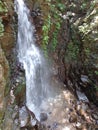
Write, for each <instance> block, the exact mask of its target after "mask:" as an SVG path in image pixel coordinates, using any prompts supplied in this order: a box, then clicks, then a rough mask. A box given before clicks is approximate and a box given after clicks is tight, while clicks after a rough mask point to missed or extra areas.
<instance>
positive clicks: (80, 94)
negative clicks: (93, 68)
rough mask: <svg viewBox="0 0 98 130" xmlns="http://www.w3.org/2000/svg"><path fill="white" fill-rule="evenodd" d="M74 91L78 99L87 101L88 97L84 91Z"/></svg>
mask: <svg viewBox="0 0 98 130" xmlns="http://www.w3.org/2000/svg"><path fill="white" fill-rule="evenodd" d="M76 93H77V96H78V99H79V100H80V101H85V102H89V100H88V98H87V97H86V95H85V94H84V93H82V92H80V91H78V90H77V91H76Z"/></svg>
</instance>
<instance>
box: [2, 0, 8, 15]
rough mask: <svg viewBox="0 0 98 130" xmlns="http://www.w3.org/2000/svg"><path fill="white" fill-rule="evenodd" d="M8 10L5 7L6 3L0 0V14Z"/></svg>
mask: <svg viewBox="0 0 98 130" xmlns="http://www.w3.org/2000/svg"><path fill="white" fill-rule="evenodd" d="M7 12H8V10H7V8H6V3H5V2H2V1H1V0H0V14H2V13H7Z"/></svg>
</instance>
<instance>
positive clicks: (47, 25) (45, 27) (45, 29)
mask: <svg viewBox="0 0 98 130" xmlns="http://www.w3.org/2000/svg"><path fill="white" fill-rule="evenodd" d="M50 27H51V17H50V14H48V18H47V20H45V23H44V25H43V27H42V31H43V40H42V48H43V50H44V54H45V56H47V45H48V42H49V31H50Z"/></svg>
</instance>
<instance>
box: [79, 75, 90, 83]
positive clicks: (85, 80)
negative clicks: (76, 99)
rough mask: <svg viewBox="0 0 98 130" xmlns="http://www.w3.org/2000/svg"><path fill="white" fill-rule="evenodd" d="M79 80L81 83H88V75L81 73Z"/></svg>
mask: <svg viewBox="0 0 98 130" xmlns="http://www.w3.org/2000/svg"><path fill="white" fill-rule="evenodd" d="M81 81H82V82H83V83H88V82H89V79H88V76H86V75H81Z"/></svg>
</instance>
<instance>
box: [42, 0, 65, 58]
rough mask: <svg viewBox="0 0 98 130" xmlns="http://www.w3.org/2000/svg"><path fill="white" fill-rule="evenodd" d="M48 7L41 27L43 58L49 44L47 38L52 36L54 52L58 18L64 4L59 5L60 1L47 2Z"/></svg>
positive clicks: (60, 19) (49, 0)
mask: <svg viewBox="0 0 98 130" xmlns="http://www.w3.org/2000/svg"><path fill="white" fill-rule="evenodd" d="M47 2H48V6H49V9H50V11H49V13H48V14H47V19H46V20H45V22H44V25H43V27H42V31H43V40H42V48H43V50H44V54H45V56H47V52H48V51H47V46H48V44H49V40H50V39H49V37H50V36H51V35H52V39H51V43H52V45H51V46H52V47H51V48H52V50H53V51H54V50H55V48H56V46H57V43H58V40H57V37H58V33H59V30H60V26H61V22H62V18H61V17H60V13H61V11H63V10H64V9H65V6H64V4H62V3H61V1H59V0H57V1H55V3H52V1H51V0H47ZM52 27H53V28H54V30H53V32H51V30H52Z"/></svg>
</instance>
